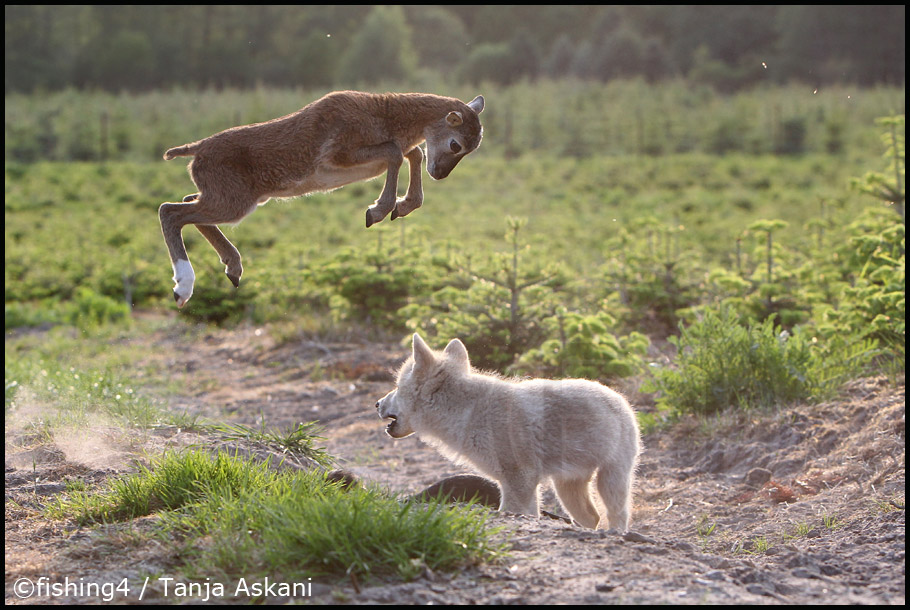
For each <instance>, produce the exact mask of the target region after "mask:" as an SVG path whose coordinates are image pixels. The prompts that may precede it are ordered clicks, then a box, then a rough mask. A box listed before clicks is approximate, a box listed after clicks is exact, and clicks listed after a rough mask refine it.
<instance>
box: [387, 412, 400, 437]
mask: <svg viewBox="0 0 910 610" xmlns="http://www.w3.org/2000/svg"><path fill="white" fill-rule="evenodd" d="M388 419H391V420H392V421H390V422H389V425H388V426H386V427H385V431H386V432H388V433H389V434H390V435H391V434H392V428H393V427H394V426H395V424H397V423H398V418H397V417H395V416H394V415H389V416H388Z"/></svg>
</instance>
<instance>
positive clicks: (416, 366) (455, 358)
mask: <svg viewBox="0 0 910 610" xmlns="http://www.w3.org/2000/svg"><path fill="white" fill-rule="evenodd" d="M411 350H412V351H411V357H410V358H408V359H407V360H406V361H405V363H404V364H403V365H401V369H400V370H399V371H398V387H397V388H395V389H394V390H392V391H391V392H389V393H388V394H386V395H385V396H383V397H382V398H381V399H379V402H377V403H376V410H377V411H378V412H379V417H381V418H382V419H390V420H392V421H391V422H389V425H388V426H386V432H387V433H388V435H389V436H391V437H392V438H404V437H406V436H410V435H411V434H414V433H415V432H420V429H421V422H422V420H423V417H424V416H425V415H426V414H427V412H428V411H432V410H433V409H436V408H445V406H446V405H445V402H446V398H445V397H446V392H440V389H442V388H443V386H444V385H445V384H446V382H448V381H450V380H452V379H453V378H455V377H457V376H459V375H465V374H467V373H468V372H469V371H470V370H471V364H470V361H469V360H468V350H467V349H465V346H464V344H463V343H462V342H461V341H459V340H458V339H452V340H451V341H449V344H448V345H447V346H446V348H445V350H443V352H442V353H441V354H440V353H437V352H434V351H433V350H431V349H430V347H429V346H428V345H427V344H426V343H424V340H423V339H421V338H420V335H418V334H417V333H414V339H413V344H412V347H411Z"/></svg>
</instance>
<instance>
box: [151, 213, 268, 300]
mask: <svg viewBox="0 0 910 610" xmlns="http://www.w3.org/2000/svg"><path fill="white" fill-rule="evenodd" d="M209 201H210V199H207V198H203V197H200V198H199V199H198V200H196V201H194V202H191V203H162V204H161V207H159V208H158V218H159V220H160V221H161V232H162V234H163V235H164V241H165V243H166V244H167V248H168V253H169V254H170V257H171V265H172V266H173V268H174V300H175V301H177V307H183V306H184V305H185V304H186V302H187V301H189V300H190V297H191V296H193V287H194V285H195V282H196V274H195V273H194V271H193V266H192V265H191V264H190V259H189V256H188V255H187V253H186V245H185V244H184V242H183V235H182V231H183V227H185V226H186V225H188V224H194V225H197V226H199V225H201V226H204V227H206V228H205V229H202V228H200V232H201V233H202V234H203V235H204V236H205V237H206V239H208V241H209V242H210V243H211V244H212V246H213V247H214V248H215V250H216V251H217V252H218V254H219V256H220V257H221V259H222V261H225V260H226V264H227V265H228V268H227V270H226V272H227V274H228V278H229V279H230V280H231V282H232V283H234V285H235V286H236V285H237V283H238V282H239V281H240V274H241V272H242V268H241V266H240V253H239V252H237V249H236V248H234V246H233V244H231V243H230V242H229V241H228V240H227V238H226V237H224V235H223V234H222V233H221V231H219V230H218V228H217V227H215V226H214V225H217V224H221V223H228V222H239V221H240V220H241V219H242V218H243V217H244V216H246V215H247V214H248V213H249V212H251V211H253V210H254V209H256V204H255V202H253V203H251V204H250V205H244V204H242V203H240V204H237V205H230V206H213V205H211V204H210V203H208V202H209ZM232 203H236V202H232ZM232 276H233V277H232Z"/></svg>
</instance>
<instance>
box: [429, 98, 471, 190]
mask: <svg viewBox="0 0 910 610" xmlns="http://www.w3.org/2000/svg"><path fill="white" fill-rule="evenodd" d="M483 104H484V102H483V96H482V95H478V96H477V97H475V98H474V99H473V100H471V101H470V102H468V103H467V104H462V106H461V109H460V110H452V111H451V112H449V113H448V114H447V115H446V117H445V118H444V119H440V120H439V121H437V122H436V123H433V124H431V125H430V126H429V127H428V128H427V129H426V131H425V132H424V137H425V138H426V141H427V173H428V174H430V177H431V178H433V179H434V180H442V179H443V178H445V177H446V176H448V175H449V173H451V171H452V170H453V169H455V166H456V165H458V162H459V161H461V160H462V159H464V158H465V157H466V156H467V155H468V153H470V152H473V151H474V150H476V149H477V147H478V146H480V140H481V139H482V138H483V127H481V125H480V118H479V117H478V116H477V115H478V114H480V112H481V111H482V110H483Z"/></svg>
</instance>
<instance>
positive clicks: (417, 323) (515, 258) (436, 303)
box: [406, 218, 565, 371]
mask: <svg viewBox="0 0 910 610" xmlns="http://www.w3.org/2000/svg"><path fill="white" fill-rule="evenodd" d="M507 222H508V225H509V230H508V232H507V233H506V238H507V240H508V241H509V243H511V244H512V252H511V254H507V253H498V254H496V255H494V256H491V257H490V258H489V259H488V260H487V261H485V262H484V263H483V264H482V265H480V266H479V268H475V267H472V263H470V262H469V263H467V264H465V263H464V262H456V263H454V264H453V265H450V266H449V269H450V271H449V274H448V276H447V278H446V285H445V286H443V287H442V288H440V289H438V290H436V291H435V292H433V293H432V294H430V295H429V296H428V297H426V298H424V299H422V300H421V302H419V303H414V304H413V305H411V306H409V307H408V308H407V309H406V311H407V313H408V315H409V319H408V327H409V328H410V329H412V330H415V331H419V332H421V333H422V334H424V335H425V336H429V337H430V338H437V339H438V340H439V341H443V342H448V341H449V340H450V339H452V338H455V337H457V338H459V339H461V341H462V342H463V343H464V344H465V346H466V347H467V349H468V353H469V354H471V362H472V363H473V364H474V365H475V366H478V367H480V368H488V369H494V370H497V371H504V370H505V369H506V368H507V367H508V366H509V365H511V364H512V363H514V362H515V360H516V358H518V356H520V355H521V354H522V353H524V352H525V351H527V350H529V349H532V348H534V347H537V346H539V345H540V343H541V342H542V341H543V340H544V339H546V338H547V334H548V330H547V329H546V328H545V326H544V320H546V319H547V318H551V317H553V316H554V315H555V312H556V310H557V308H559V307H562V306H563V303H562V298H560V297H558V296H557V292H558V291H560V290H561V289H562V287H563V284H564V282H565V280H564V278H563V275H562V271H561V269H560V268H559V267H558V266H555V265H547V266H543V265H541V263H540V261H532V262H531V265H530V266H528V267H529V268H528V269H525V266H527V265H524V266H523V264H524V263H525V261H523V259H522V257H521V256H520V252H521V251H522V250H523V249H522V247H521V245H520V240H519V237H518V233H519V231H520V230H521V228H522V227H523V226H524V225H525V223H526V222H527V221H526V220H525V219H516V218H509V219H508V221H507Z"/></svg>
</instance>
